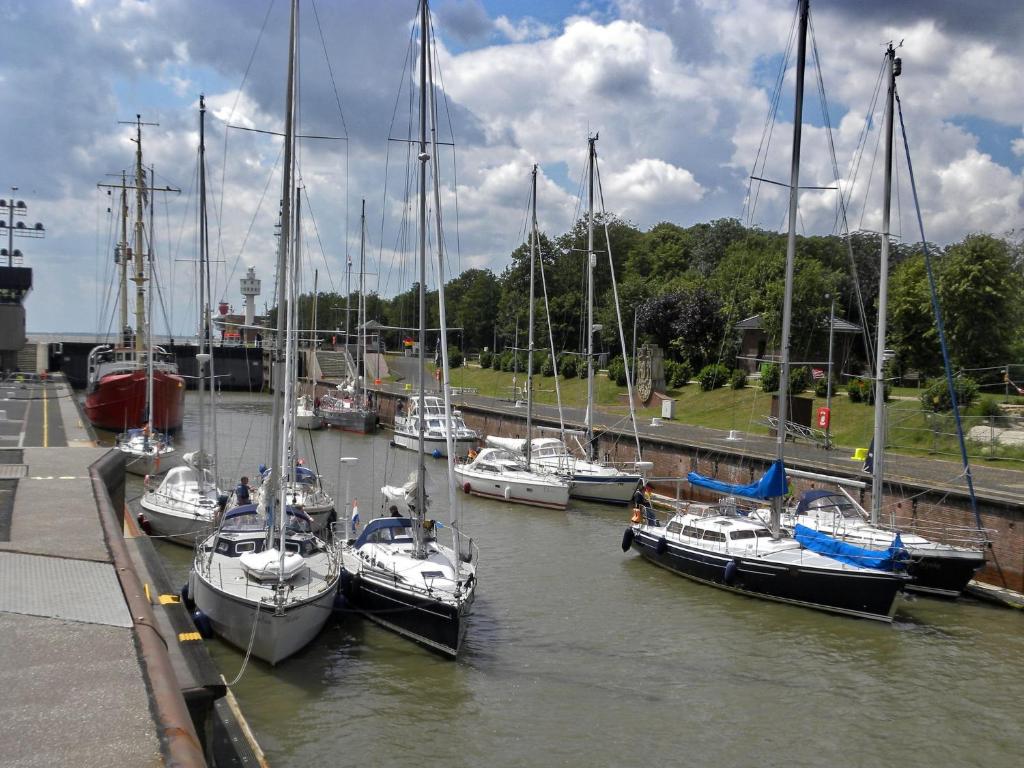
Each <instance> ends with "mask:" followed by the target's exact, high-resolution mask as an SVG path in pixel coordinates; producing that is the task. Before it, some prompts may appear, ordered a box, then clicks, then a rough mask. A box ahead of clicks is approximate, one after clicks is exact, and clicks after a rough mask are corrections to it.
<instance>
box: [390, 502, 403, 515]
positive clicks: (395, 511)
mask: <svg viewBox="0 0 1024 768" xmlns="http://www.w3.org/2000/svg"><path fill="white" fill-rule="evenodd" d="M388 514H390V515H391V516H392V517H401V516H402V513H401V512H399V511H398V507H397V506H395V505H394V504H392V505H391V507H390V508H389V509H388Z"/></svg>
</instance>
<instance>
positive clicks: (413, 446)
mask: <svg viewBox="0 0 1024 768" xmlns="http://www.w3.org/2000/svg"><path fill="white" fill-rule="evenodd" d="M393 440H394V443H395V445H397V446H398V447H399V448H408V449H409V450H410V451H418V450H419V435H415V434H408V433H405V432H398V431H396V432H395V435H394V438H393ZM452 442H453V443H454V445H455V455H456V456H465V455H466V454H468V453H469V451H470V449H471V448H475V447H476V444H477V439H476V438H475V437H465V438H455V439H454V440H453V441H452ZM423 450H424V451H426V452H427V453H428V454H430V455H431V456H434V455H436V456H447V455H448V441H447V440H445V438H443V437H424V438H423Z"/></svg>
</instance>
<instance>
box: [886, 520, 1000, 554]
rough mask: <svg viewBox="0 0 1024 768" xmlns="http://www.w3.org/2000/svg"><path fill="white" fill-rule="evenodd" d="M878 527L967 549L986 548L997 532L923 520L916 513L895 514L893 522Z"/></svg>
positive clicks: (990, 529)
mask: <svg viewBox="0 0 1024 768" xmlns="http://www.w3.org/2000/svg"><path fill="white" fill-rule="evenodd" d="M878 527H879V528H883V529H885V530H887V531H892V532H893V533H896V532H899V533H912V534H916V535H917V536H922V537H924V538H926V539H928V540H930V541H934V542H939V543H942V544H948V545H950V546H954V547H964V548H965V549H985V548H986V547H988V545H989V543H990V542H991V541H992V540H993V538H994V537H995V535H996V533H997V531H995V530H994V529H992V528H976V527H974V526H966V525H953V524H948V523H940V522H934V521H928V522H922V521H921V520H919V519H918V518H917V516H916V515H909V516H908V515H893V516H892V519H891V522H889V523H884V524H880V525H879V526H878Z"/></svg>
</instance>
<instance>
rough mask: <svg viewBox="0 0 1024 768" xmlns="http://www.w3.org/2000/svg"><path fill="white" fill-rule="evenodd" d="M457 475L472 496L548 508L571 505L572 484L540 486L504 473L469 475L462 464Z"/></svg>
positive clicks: (463, 487) (563, 507)
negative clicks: (501, 474) (504, 475)
mask: <svg viewBox="0 0 1024 768" xmlns="http://www.w3.org/2000/svg"><path fill="white" fill-rule="evenodd" d="M455 477H456V478H458V481H459V483H461V485H462V490H463V491H464V492H465V493H468V494H470V495H471V496H481V497H483V498H485V499H494V500H495V501H505V502H508V503H510V504H525V505H527V506H531V507H544V508H545V509H565V508H566V507H567V506H569V485H568V484H566V485H539V484H532V483H524V482H519V481H516V480H512V479H509V478H503V477H501V476H494V477H485V476H482V475H477V474H468V473H466V472H464V471H462V470H461V469H460V468H459V467H456V468H455Z"/></svg>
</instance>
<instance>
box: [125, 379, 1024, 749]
mask: <svg viewBox="0 0 1024 768" xmlns="http://www.w3.org/2000/svg"><path fill="white" fill-rule="evenodd" d="M194 401H195V397H194V396H193V395H191V394H190V396H189V406H188V413H187V415H186V424H185V434H184V436H183V438H180V439H179V443H184V444H186V445H188V447H190V448H191V447H194V441H191V442H190V438H191V436H192V435H194V434H195V428H196V423H195V419H196V414H195V410H194ZM268 402H269V401H267V400H265V399H262V398H257V399H254V398H252V397H250V396H247V395H245V396H240V395H226V396H224V398H223V405H222V408H221V410H220V411H219V417H218V418H219V425H218V426H219V433H220V434H221V435H222V437H221V438H220V443H219V451H220V455H221V457H222V461H221V474H222V475H225V476H230V477H232V478H237V477H238V476H239V475H240V474H242V473H243V472H244V473H247V474H250V475H252V474H253V473H254V471H255V467H256V465H257V464H258V463H260V462H261V461H263V454H264V451H265V441H266V434H265V433H266V432H267V431H268V429H267V427H266V424H267V421H268V419H267V418H266V414H267V413H268V411H269V408H268ZM228 435H231V436H232V437H231V439H230V441H229V440H228V439H227V438H226V436H228ZM314 453H315V456H316V462H317V463H318V465H319V468H320V472H321V473H322V474H323V475H324V478H325V481H326V482H327V483H328V484H329V485H330V487H331V489H332V490H333V488H334V486H335V484H336V483H337V477H338V473H337V466H338V462H337V457H338V456H339V455H345V456H359V457H360V462H359V464H358V465H357V467H356V468H355V469H354V470H353V471H352V475H351V487H352V493H353V495H355V496H357V497H358V498H359V499H360V507H361V510H362V517H363V520H364V521H365V520H367V519H369V517H370V516H371V514H372V513H373V511H374V510H373V504H372V503H371V499H373V497H374V494H375V493H376V492H377V491H378V489H379V486H380V485H381V484H382V482H384V481H385V475H386V476H387V481H388V482H391V483H400V482H402V481H403V480H404V479H405V477H406V476H407V475H408V472H409V471H410V470H411V469H412V467H413V461H412V459H413V455H412V454H411V453H409V452H405V451H399V450H397V449H391V448H389V447H388V436H387V435H386V434H383V435H379V436H377V437H373V438H367V437H357V436H352V435H341V434H340V433H338V432H319V433H314V437H313V448H312V449H310V448H309V447H308V446H307V448H306V449H305V450H304V451H303V455H304V456H305V457H306V459H307V463H312V462H313V458H312V457H313V455H314ZM428 472H430V473H431V475H432V477H433V485H432V488H431V492H432V495H433V497H434V499H435V500H436V502H435V514H437V516H438V517H440V518H441V519H444V517H445V516H444V515H442V514H440V513H439V510H440V509H445V508H446V507H447V495H446V491H445V486H444V472H445V464H444V462H443V461H433V460H430V461H429V463H428ZM342 488H344V481H342ZM136 492H138V490H137V489H136ZM342 495H344V494H343V493H342ZM464 501H465V506H464V513H463V518H464V519H463V526H464V528H465V529H466V530H467V531H468V532H469V533H470V534H471V535H472V536H473V537H474V538H475V539H476V540H477V542H478V543H479V547H480V561H479V569H480V570H479V577H480V588H479V591H478V593H477V594H478V597H477V602H476V605H475V607H474V613H473V617H472V621H471V624H470V626H469V633H468V636H467V640H466V644H465V646H464V651H463V654H462V655H461V656H460V658H459V660H458V661H456V662H450V661H446V660H443V659H441V658H439V657H437V656H434V655H433V654H431V653H429V652H427V651H424V650H421V649H420V648H419V647H417V646H415V645H413V644H411V643H409V642H408V641H405V640H402V639H401V638H399V637H397V636H395V635H392V634H391V633H389V632H387V631H385V630H382V629H380V628H378V627H376V626H375V625H372V624H370V623H368V622H366V621H363V620H361V619H360V618H359V617H358V616H354V615H339V616H338V617H337V619H336V620H332V621H330V622H329V623H328V625H327V627H326V628H325V630H324V632H323V633H322V634H321V635H320V637H319V638H318V639H317V640H316V641H315V642H314V643H313V644H312V645H310V646H309V647H308V648H307V649H305V650H304V651H303V652H301V653H300V654H299V655H297V656H295V657H293V658H291V659H289V660H288V661H286V662H284V663H283V664H282V665H280V666H279V667H277V668H273V669H272V668H270V667H268V666H266V665H264V664H262V663H260V662H252V663H250V664H249V666H248V668H247V670H246V672H245V675H244V677H243V678H242V680H241V681H240V682H239V683H238V684H237V685H235V686H234V688H233V690H234V693H235V695H236V696H237V697H238V700H239V702H240V704H241V707H242V709H243V711H244V712H245V714H246V717H247V718H248V719H249V722H250V724H251V725H252V727H253V729H254V731H255V733H256V736H257V738H258V740H259V741H260V744H261V745H262V746H263V748H264V749H265V750H266V753H267V756H268V759H269V760H270V762H271V764H273V765H275V766H319V765H331V766H335V765H338V766H348V765H353V766H355V765H358V766H416V767H417V768H419V767H421V766H435V765H447V766H488V767H489V768H499V767H500V766H581V767H582V766H588V767H589V766H660V765H684V766H689V765H693V766H759V767H763V766H826V765H849V766H861V765H864V766H879V765H884V766H931V767H937V766H985V767H986V768H1001V767H1002V766H1006V767H1007V768H1020V766H1021V764H1022V763H1021V760H1022V758H1021V755H1022V754H1024V735H1022V734H1024V729H1022V727H1021V720H1020V702H1021V701H1022V700H1024V615H1022V613H1021V612H1019V611H1012V610H1008V609H1000V608H995V607H991V606H988V605H984V604H981V603H977V602H974V601H970V600H967V601H962V602H959V603H950V602H941V601H935V600H927V599H922V598H918V599H913V598H910V599H908V598H902V599H901V601H900V603H899V605H898V608H897V614H896V621H895V623H894V624H893V625H891V626H887V625H881V624H876V623H874V622H867V621H858V620H855V619H847V618H842V617H834V616H828V615H825V614H819V613H816V612H813V611H809V610H806V609H801V608H796V607H790V606H784V605H776V604H773V603H768V602H764V601H759V600H753V599H750V598H743V597H740V596H735V595H731V594H727V593H724V592H720V591H718V590H714V589H711V588H708V587H704V586H701V585H698V584H692V583H690V582H688V581H686V580H684V579H681V578H679V577H677V576H673V575H672V574H670V573H667V572H665V571H662V570H660V569H658V568H655V567H654V566H652V565H650V564H648V563H646V562H643V561H642V560H640V559H639V558H638V557H637V556H636V555H634V554H623V553H622V550H621V549H620V546H619V544H620V540H621V537H622V531H623V529H624V527H625V525H626V522H627V515H626V512H625V511H623V510H621V509H615V508H611V507H601V506H597V505H591V504H574V505H573V507H572V508H570V509H569V511H567V512H552V511H549V510H533V509H529V508H526V507H512V506H505V505H503V504H498V503H495V502H488V501H481V500H478V499H473V500H465V499H464ZM160 551H161V553H162V554H163V555H164V556H165V558H166V561H167V563H168V568H169V570H170V571H171V572H172V573H174V574H175V576H176V578H178V579H179V580H180V581H182V582H184V579H185V575H186V573H187V570H188V566H189V563H190V560H191V553H190V552H189V551H188V550H186V549H184V548H181V547H176V546H174V545H166V544H164V545H161V546H160ZM208 646H209V648H210V651H211V653H212V654H213V657H214V660H215V661H216V663H217V664H218V665H219V667H220V669H221V671H222V672H223V674H224V675H225V677H227V679H229V680H230V679H232V678H234V677H235V675H236V674H237V672H238V670H239V668H240V666H241V664H242V654H241V653H240V652H238V651H236V650H235V649H233V648H231V647H229V646H226V645H224V644H222V643H221V642H220V641H218V640H212V641H208Z"/></svg>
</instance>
